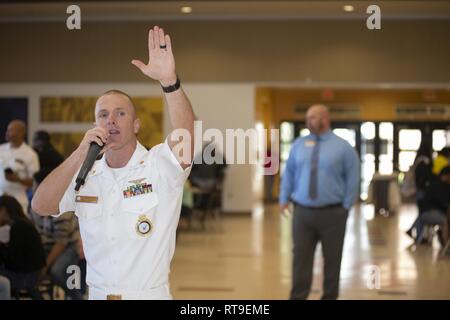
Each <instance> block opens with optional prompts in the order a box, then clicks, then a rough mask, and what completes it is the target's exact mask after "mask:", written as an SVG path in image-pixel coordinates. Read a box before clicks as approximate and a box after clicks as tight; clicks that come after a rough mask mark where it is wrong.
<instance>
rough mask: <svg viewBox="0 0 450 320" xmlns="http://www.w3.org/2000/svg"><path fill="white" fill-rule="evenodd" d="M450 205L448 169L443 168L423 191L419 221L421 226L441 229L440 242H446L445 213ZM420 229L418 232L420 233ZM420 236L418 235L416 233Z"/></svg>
mask: <svg viewBox="0 0 450 320" xmlns="http://www.w3.org/2000/svg"><path fill="white" fill-rule="evenodd" d="M449 204H450V167H445V168H444V169H442V170H441V172H440V173H439V177H438V178H435V179H433V181H432V182H431V183H430V185H429V186H428V187H427V189H426V191H425V197H424V199H423V203H422V208H423V213H422V214H421V215H420V220H421V222H422V223H423V224H429V225H439V226H440V228H441V232H442V233H441V236H442V242H443V243H444V244H445V243H447V241H448V233H449V231H448V219H447V212H448V209H449ZM421 229H422V228H420V230H418V231H420V232H422V230H421ZM418 234H419V235H420V233H418Z"/></svg>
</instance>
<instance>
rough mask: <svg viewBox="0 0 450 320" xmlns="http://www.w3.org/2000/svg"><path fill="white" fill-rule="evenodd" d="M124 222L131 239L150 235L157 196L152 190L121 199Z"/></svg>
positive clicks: (153, 223)
mask: <svg viewBox="0 0 450 320" xmlns="http://www.w3.org/2000/svg"><path fill="white" fill-rule="evenodd" d="M122 201H123V202H122V208H123V212H124V214H125V224H126V227H127V231H128V234H129V235H130V237H131V238H133V239H145V238H148V237H150V236H151V234H152V233H153V228H154V227H155V223H156V221H155V218H156V208H157V206H158V203H159V201H158V196H157V195H156V193H154V192H152V193H149V194H143V195H139V196H134V197H131V198H127V199H123V200H122Z"/></svg>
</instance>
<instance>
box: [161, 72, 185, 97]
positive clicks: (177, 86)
mask: <svg viewBox="0 0 450 320" xmlns="http://www.w3.org/2000/svg"><path fill="white" fill-rule="evenodd" d="M180 87H181V83H180V78H178V76H177V81H176V82H175V84H172V85H170V86H167V87H164V86H163V85H161V88H162V89H163V91H164V92H165V93H170V92H174V91H177V90H178V89H180Z"/></svg>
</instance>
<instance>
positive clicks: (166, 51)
mask: <svg viewBox="0 0 450 320" xmlns="http://www.w3.org/2000/svg"><path fill="white" fill-rule="evenodd" d="M148 56H149V57H148V63H147V64H145V63H143V62H142V61H140V60H136V59H135V60H133V61H131V63H132V64H133V65H135V66H136V67H137V68H139V70H141V71H142V73H143V74H145V75H146V76H148V77H150V78H152V79H154V80H157V81H159V82H160V83H161V85H163V86H169V85H173V84H174V83H175V82H176V80H177V75H176V73H175V59H174V57H173V53H172V44H171V42H170V36H169V35H168V34H164V30H163V29H162V28H159V27H158V26H155V27H154V28H153V29H150V31H149V33H148Z"/></svg>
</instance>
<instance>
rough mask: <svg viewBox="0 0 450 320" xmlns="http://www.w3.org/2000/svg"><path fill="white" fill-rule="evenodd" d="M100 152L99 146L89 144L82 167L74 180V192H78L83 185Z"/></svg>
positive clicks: (92, 143) (94, 143) (93, 143)
mask: <svg viewBox="0 0 450 320" xmlns="http://www.w3.org/2000/svg"><path fill="white" fill-rule="evenodd" d="M101 150H102V147H101V146H99V145H98V144H97V143H96V142H91V145H90V146H89V151H88V153H87V156H86V159H84V162H83V165H82V166H81V169H80V172H79V173H78V176H77V179H76V180H75V182H76V185H75V191H78V190H80V187H81V186H82V185H84V182H85V180H86V177H87V175H88V173H89V171H90V170H91V168H92V166H93V165H94V162H95V160H96V159H97V156H98V155H99V153H100V151H101Z"/></svg>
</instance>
